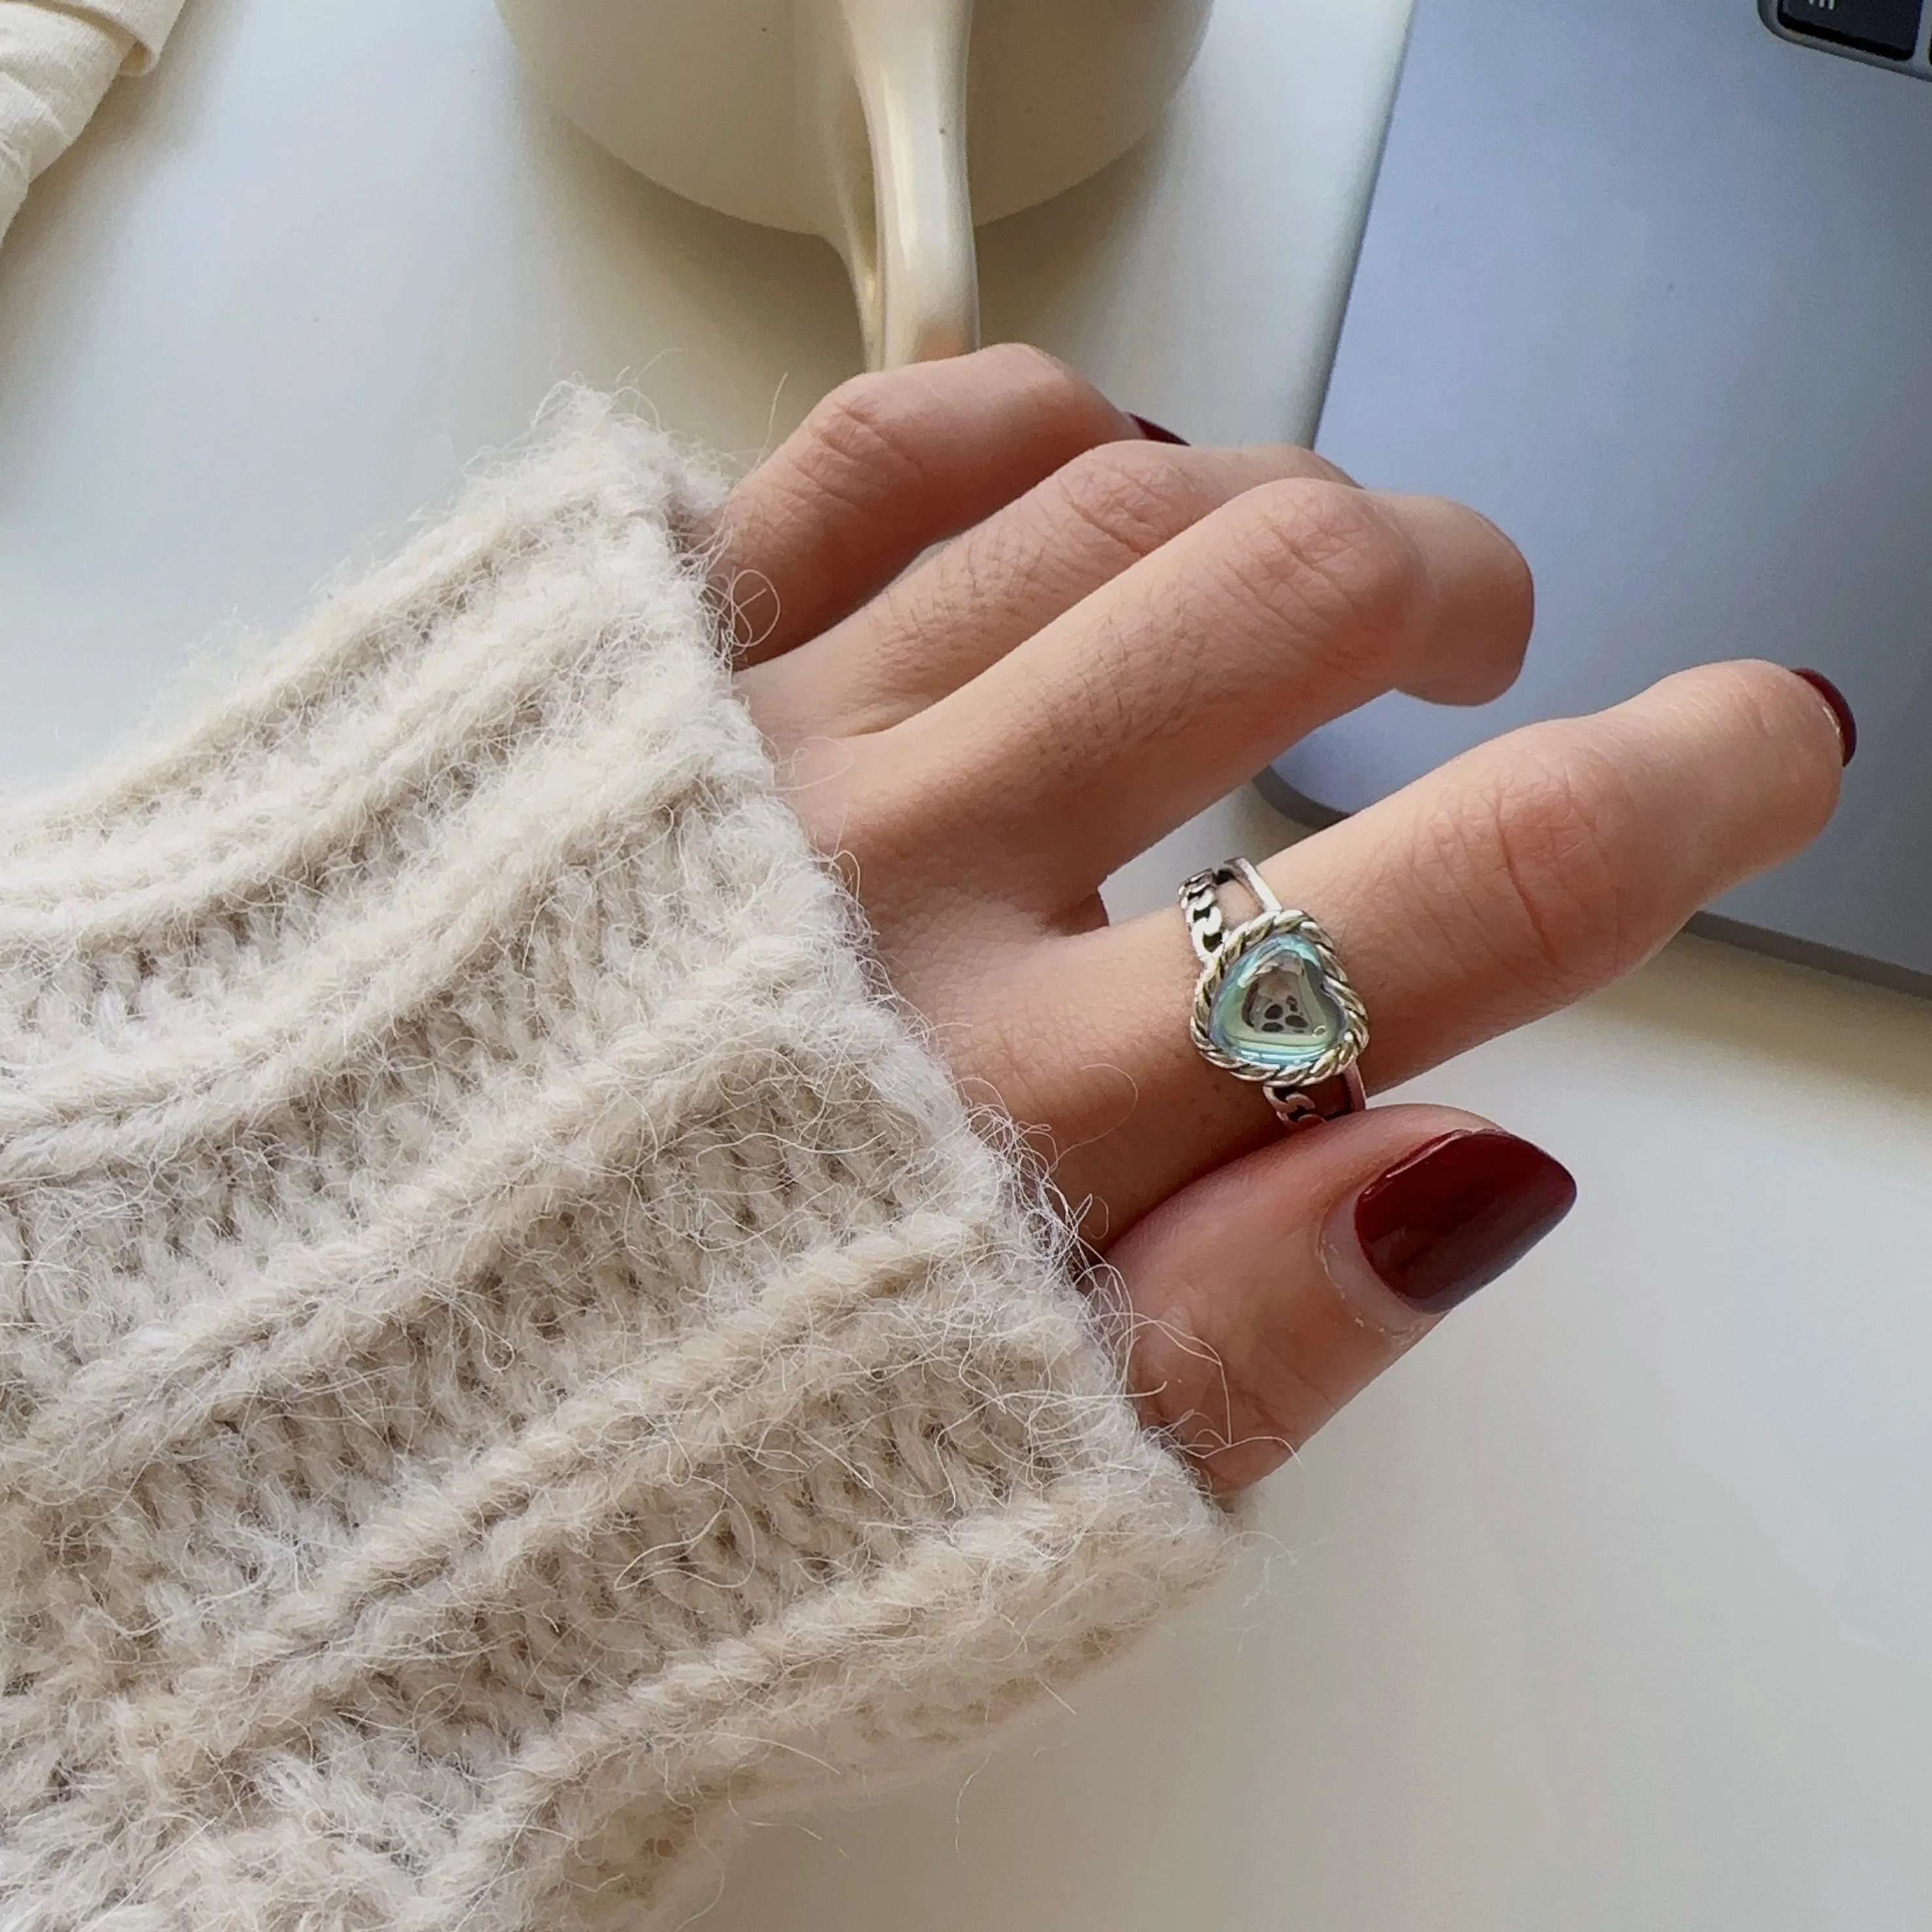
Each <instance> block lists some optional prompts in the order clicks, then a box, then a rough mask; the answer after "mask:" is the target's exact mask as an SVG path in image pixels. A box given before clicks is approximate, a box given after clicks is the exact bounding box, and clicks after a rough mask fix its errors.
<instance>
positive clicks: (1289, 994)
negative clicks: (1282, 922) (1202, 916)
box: [1208, 932, 1349, 1077]
mask: <svg viewBox="0 0 1932 1932" xmlns="http://www.w3.org/2000/svg"><path fill="white" fill-rule="evenodd" d="M1348 1030H1349V1022H1348V1019H1347V1017H1346V1015H1345V1014H1344V1013H1343V1011H1342V1009H1341V1007H1340V1005H1339V1004H1337V1001H1336V998H1335V996H1334V993H1333V992H1331V991H1330V989H1329V984H1328V975H1327V974H1325V972H1324V971H1322V962H1320V961H1319V959H1316V956H1315V950H1314V948H1313V947H1311V946H1310V944H1309V943H1308V941H1307V940H1305V939H1304V938H1301V937H1299V936H1298V935H1296V934H1295V933H1292V932H1277V933H1271V934H1270V935H1269V936H1268V938H1265V939H1264V940H1262V941H1259V943H1258V944H1256V946H1255V947H1253V949H1252V950H1250V951H1249V952H1247V953H1244V955H1243V956H1241V958H1240V959H1238V960H1237V961H1236V962H1235V964H1234V965H1232V967H1230V968H1229V971H1228V977H1226V980H1223V982H1222V983H1221V989H1220V992H1219V993H1218V994H1217V995H1216V996H1215V999H1214V1013H1213V1016H1212V1018H1211V1019H1210V1021H1209V1022H1208V1034H1209V1037H1211V1039H1212V1040H1213V1041H1214V1044H1215V1045H1216V1046H1218V1047H1219V1048H1220V1049H1221V1051H1222V1052H1223V1053H1225V1054H1226V1055H1229V1058H1232V1059H1235V1060H1243V1061H1247V1062H1248V1063H1249V1064H1251V1065H1253V1066H1256V1067H1267V1068H1268V1069H1269V1070H1270V1071H1271V1072H1274V1073H1280V1074H1283V1075H1286V1076H1290V1077H1292V1076H1295V1075H1296V1074H1298V1073H1306V1072H1307V1070H1308V1069H1309V1068H1310V1067H1313V1065H1314V1064H1316V1061H1319V1059H1320V1058H1322V1055H1324V1054H1325V1053H1327V1052H1329V1051H1330V1050H1331V1049H1332V1048H1333V1047H1334V1046H1335V1045H1336V1043H1337V1042H1338V1041H1339V1040H1341V1039H1342V1038H1343V1036H1344V1035H1345V1034H1346V1033H1347V1031H1348Z"/></svg>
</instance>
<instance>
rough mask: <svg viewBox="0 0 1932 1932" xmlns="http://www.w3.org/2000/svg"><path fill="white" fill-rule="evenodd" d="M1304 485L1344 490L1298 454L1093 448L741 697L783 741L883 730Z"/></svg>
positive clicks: (776, 664) (765, 670) (759, 674)
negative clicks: (1190, 540)
mask: <svg viewBox="0 0 1932 1932" xmlns="http://www.w3.org/2000/svg"><path fill="white" fill-rule="evenodd" d="M1298 476H1300V477H1316V478H1324V479H1325V480H1328V481H1334V482H1343V483H1346V481H1347V478H1346V477H1344V476H1343V475H1342V473H1341V472H1340V471H1339V470H1337V469H1336V468H1335V467H1334V465H1333V464H1331V463H1325V462H1324V461H1323V460H1322V458H1320V457H1319V456H1316V455H1312V454H1311V453H1310V452H1308V451H1307V450H1305V449H1288V448H1262V449H1227V450H1222V449H1188V448H1187V447H1185V446H1182V447H1172V446H1166V445H1164V444H1162V443H1156V442H1145V443H1101V444H1099V445H1097V446H1095V447H1094V448H1093V449H1088V450H1085V451H1083V452H1082V453H1081V454H1080V455H1078V456H1076V457H1075V458H1073V460H1071V461H1070V462H1068V463H1064V464H1062V465H1061V467H1060V468H1059V469H1057V470H1055V472H1053V474H1052V475H1051V476H1049V477H1048V478H1046V480H1045V481H1043V482H1041V483H1038V484H1035V485H1034V487H1033V488H1032V489H1031V490H1029V491H1028V493H1026V495H1025V496H1022V497H1021V498H1020V499H1019V501H1017V502H1012V503H1009V504H1007V505H1006V507H1005V508H1003V509H1001V510H998V511H995V513H994V514H992V516H990V517H988V518H987V519H986V520H985V521H984V522H983V523H977V524H975V525H974V526H973V527H972V528H971V529H969V530H968V531H967V532H965V534H964V535H962V536H959V537H958V538H955V539H954V540H953V541H952V542H951V543H950V544H947V545H946V546H945V547H944V548H942V549H941V550H939V551H938V553H936V554H935V555H934V556H931V557H929V558H928V559H926V561H925V562H922V563H920V564H919V565H916V567H915V568H913V569H912V570H910V571H907V573H906V574H905V575H904V577H901V578H900V579H899V580H898V581H897V582H896V583H892V584H891V585H890V586H888V587H887V588H886V589H885V590H884V591H883V592H881V593H880V595H878V596H877V597H876V598H874V599H873V600H872V601H871V602H870V603H869V604H866V605H865V607H863V608H862V609H860V610H856V611H855V612H853V614H852V615H851V616H849V617H847V618H846V619H844V621H843V622H841V623H838V624H835V625H833V626H832V628H830V629H829V630H828V631H826V632H825V633H824V634H823V635H822V636H820V637H814V638H813V639H811V640H810V641H809V642H808V643H806V644H805V645H804V646H802V647H801V648H800V649H797V650H795V651H793V652H790V653H789V654H788V655H786V656H784V657H782V658H777V659H775V660H773V661H772V662H770V663H768V664H762V665H760V666H758V667H757V668H756V669H755V670H754V671H753V672H751V674H750V677H749V679H748V680H747V682H748V689H747V693H746V694H747V696H748V697H749V698H750V699H751V702H752V703H753V705H754V709H757V712H758V713H759V716H760V722H761V723H763V724H765V726H766V731H767V733H768V734H771V735H775V736H778V738H780V739H789V740H790V741H791V742H796V740H798V739H801V738H804V737H807V736H811V735H812V734H813V733H825V734H827V735H829V736H840V737H851V736H856V735H858V734H859V733H864V732H868V731H877V730H883V729H884V728H885V727H886V726H888V725H890V724H896V723H898V721H899V720H900V719H901V718H906V717H909V716H910V715H911V714H912V713H913V712H915V711H919V710H922V709H924V708H925V706H927V705H928V704H930V703H934V702H935V700H938V699H939V698H941V697H944V696H945V695H946V694H947V692H948V691H953V690H956V689H957V688H958V687H959V685H962V684H964V683H965V682H966V681H967V680H968V679H969V678H972V677H974V676H977V675H978V673H980V672H981V671H982V670H985V669H986V667H987V666H988V665H989V664H992V663H994V662H995V661H997V660H998V658H1001V657H1004V655H1006V653H1007V652H1008V651H1010V650H1011V649H1013V648H1014V646H1016V645H1018V644H1020V643H1024V642H1025V640H1026V639H1028V637H1031V636H1032V635H1033V634H1034V632H1035V631H1038V630H1040V629H1042V628H1044V627H1045V626H1046V625H1048V624H1049V623H1051V622H1052V621H1053V619H1055V618H1056V617H1058V616H1061V615H1062V614H1063V613H1065V612H1067V611H1068V610H1072V609H1073V607H1074V605H1075V604H1078V603H1079V601H1080V600H1081V599H1082V598H1084V597H1086V596H1088V595H1090V594H1091V592H1094V591H1096V590H1098V589H1100V588H1101V587H1102V586H1103V585H1104V584H1106V583H1109V582H1111V581H1112V580H1113V579H1114V578H1115V577H1118V575H1119V574H1121V571H1124V570H1125V569H1127V568H1129V566H1130V565H1133V564H1136V563H1138V562H1139V561H1140V560H1141V559H1142V558H1143V557H1145V556H1151V555H1152V554H1153V553H1154V551H1156V550H1158V549H1160V547H1161V545H1162V544H1165V543H1168V542H1170V541H1172V539H1173V538H1175V537H1177V536H1178V535H1180V534H1181V532H1182V531H1184V530H1186V529H1191V528H1192V527H1193V526H1194V525H1195V524H1196V523H1199V521H1200V520H1201V519H1202V517H1205V516H1207V515H1208V514H1211V512H1212V511H1216V510H1218V509H1220V508H1221V507H1222V506H1223V505H1224V504H1226V503H1228V502H1232V500H1233V499H1235V497H1237V496H1241V494H1243V493H1244V492H1245V491H1247V490H1251V489H1253V488H1254V487H1256V486H1257V485H1258V484H1263V483H1270V482H1277V481H1281V480H1282V479H1283V478H1289V477H1298Z"/></svg>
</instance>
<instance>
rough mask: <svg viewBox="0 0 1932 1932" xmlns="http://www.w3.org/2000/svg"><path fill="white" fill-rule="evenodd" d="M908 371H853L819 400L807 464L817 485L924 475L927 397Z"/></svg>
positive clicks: (810, 424) (811, 419) (808, 425)
mask: <svg viewBox="0 0 1932 1932" xmlns="http://www.w3.org/2000/svg"><path fill="white" fill-rule="evenodd" d="M921 400H922V398H921V396H920V395H919V392H918V391H917V389H916V387H915V386H913V384H912V383H909V382H908V381H907V371H904V370H901V369H892V370H887V371H885V372H883V374H868V375H864V376H854V377H852V378H851V379H850V380H849V381H847V382H844V383H840V384H839V386H838V388H837V389H834V390H832V391H831V392H830V393H829V394H828V395H826V396H825V397H824V398H823V400H822V401H820V403H819V404H817V407H815V408H814V410H812V412H811V415H810V416H808V417H807V418H806V419H805V467H806V468H807V469H808V471H809V472H811V481H813V483H814V484H816V485H817V487H820V488H829V489H832V490H839V486H840V480H841V478H850V479H853V480H856V479H857V478H859V477H861V476H862V477H864V478H866V479H867V480H868V481H869V482H870V483H871V484H872V485H873V486H874V488H876V487H877V486H878V485H879V484H888V485H889V484H893V483H899V484H903V483H905V482H907V481H913V480H914V479H916V478H917V477H918V476H919V475H920V474H921V472H922V469H923V467H924V465H923V462H922V456H921V452H920V438H919V434H918V433H917V427H916V419H917V416H918V415H919V410H918V408H917V407H916V406H917V404H918V403H919V401H921ZM840 493H845V492H844V491H840ZM866 493H867V494H870V493H871V490H868V491H867V492H866Z"/></svg>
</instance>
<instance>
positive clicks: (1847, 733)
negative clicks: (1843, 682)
mask: <svg viewBox="0 0 1932 1932" xmlns="http://www.w3.org/2000/svg"><path fill="white" fill-rule="evenodd" d="M1792 675H1793V676H1794V677H1802V679H1804V680H1805V682H1806V683H1807V684H1808V685H1810V686H1811V688H1812V689H1813V690H1814V691H1816V692H1817V694H1818V695H1819V696H1820V697H1822V698H1823V700H1825V702H1826V703H1827V704H1828V705H1829V706H1830V707H1831V711H1832V716H1833V717H1834V718H1835V719H1837V721H1838V745H1839V748H1840V749H1841V751H1843V753H1844V754H1845V763H1846V764H1848V765H1849V763H1851V762H1852V759H1853V758H1855V757H1857V755H1858V720H1857V719H1856V718H1854V717H1853V716H1852V707H1851V706H1849V704H1848V703H1846V702H1845V694H1844V693H1843V691H1841V690H1840V689H1839V688H1838V686H1837V685H1835V684H1834V683H1833V682H1832V680H1831V679H1829V677H1827V676H1826V675H1825V673H1823V671H1822V670H1794V671H1793V673H1792Z"/></svg>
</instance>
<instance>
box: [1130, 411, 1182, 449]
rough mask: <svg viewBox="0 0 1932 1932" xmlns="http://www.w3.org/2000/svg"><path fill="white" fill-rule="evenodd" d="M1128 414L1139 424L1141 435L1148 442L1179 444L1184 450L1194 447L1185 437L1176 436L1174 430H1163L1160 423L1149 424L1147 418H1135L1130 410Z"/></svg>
mask: <svg viewBox="0 0 1932 1932" xmlns="http://www.w3.org/2000/svg"><path fill="white" fill-rule="evenodd" d="M1127 414H1128V416H1129V417H1130V419H1132V420H1133V422H1137V423H1138V424H1139V425H1140V431H1141V434H1142V435H1143V436H1144V437H1146V438H1147V440H1148V442H1150V443H1179V444H1180V446H1181V448H1182V449H1192V448H1193V445H1192V444H1191V443H1189V441H1188V440H1187V437H1184V436H1176V435H1175V433H1174V432H1173V431H1172V430H1171V429H1163V428H1161V426H1160V424H1159V423H1157V422H1148V419H1147V418H1146V417H1145V416H1135V415H1134V413H1133V410H1128V412H1127Z"/></svg>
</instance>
